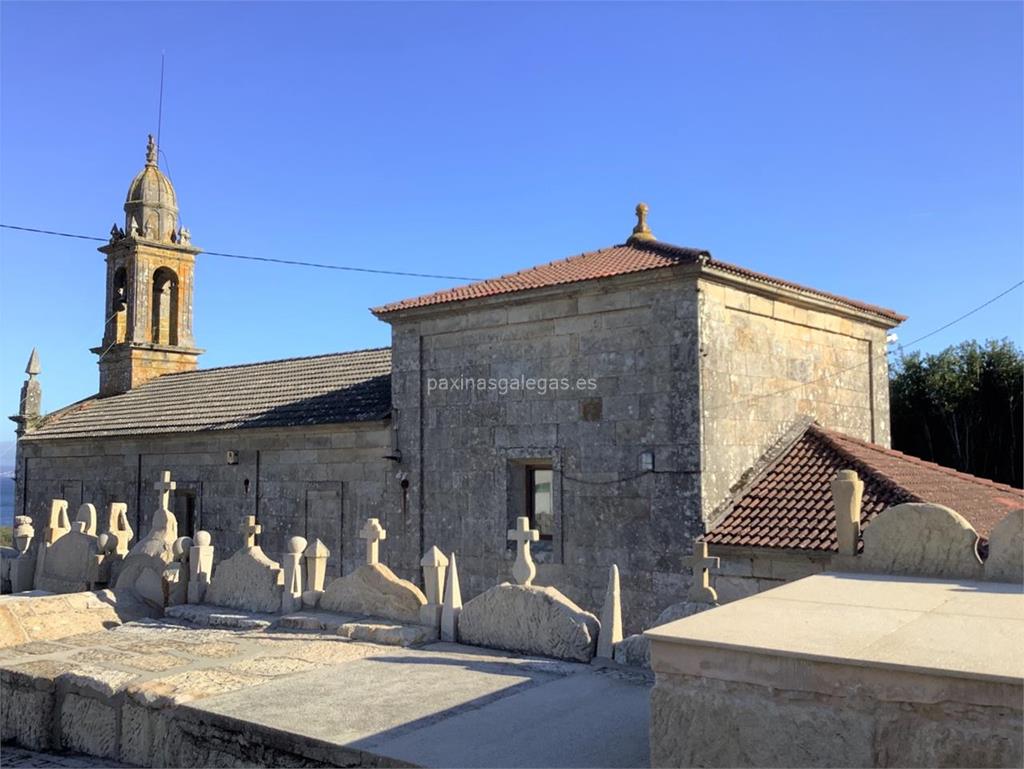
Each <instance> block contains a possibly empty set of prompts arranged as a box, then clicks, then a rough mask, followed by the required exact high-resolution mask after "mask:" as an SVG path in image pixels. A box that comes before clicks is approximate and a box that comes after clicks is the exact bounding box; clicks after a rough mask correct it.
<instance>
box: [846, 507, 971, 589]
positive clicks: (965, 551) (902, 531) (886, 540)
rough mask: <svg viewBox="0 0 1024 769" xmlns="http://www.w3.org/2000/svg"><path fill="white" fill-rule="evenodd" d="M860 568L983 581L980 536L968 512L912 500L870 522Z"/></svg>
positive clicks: (865, 532) (865, 534)
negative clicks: (979, 547) (969, 520)
mask: <svg viewBox="0 0 1024 769" xmlns="http://www.w3.org/2000/svg"><path fill="white" fill-rule="evenodd" d="M862 539H863V542H864V552H863V553H862V554H861V555H860V556H859V557H858V558H857V559H856V566H857V568H860V569H864V570H865V571H870V572H876V573H883V574H905V575H912V576H920V577H937V578H943V579H981V578H982V577H983V575H984V570H983V568H982V563H981V559H980V558H979V557H978V551H977V545H978V534H977V532H975V530H974V528H973V527H972V526H971V524H970V523H968V521H967V519H965V518H964V517H963V516H962V515H960V514H959V513H958V512H956V511H955V510H951V509H950V508H948V507H944V506H942V505H933V504H928V503H923V502H907V503H904V504H901V505H896V506H894V507H890V508H888V509H886V510H883V511H882V512H881V513H879V514H878V516H877V517H876V518H875V519H874V520H872V521H871V522H870V523H869V524H867V525H866V527H865V529H864V533H863V536H862Z"/></svg>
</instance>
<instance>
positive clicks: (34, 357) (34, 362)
mask: <svg viewBox="0 0 1024 769" xmlns="http://www.w3.org/2000/svg"><path fill="white" fill-rule="evenodd" d="M40 371H42V368H40V366H39V351H38V350H36V348H35V347H33V348H32V354H31V355H29V356H28V365H27V366H25V373H26V374H28V376H29V379H31V378H32V377H34V376H35V375H36V374H38V373H39V372H40Z"/></svg>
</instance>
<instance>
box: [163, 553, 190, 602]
mask: <svg viewBox="0 0 1024 769" xmlns="http://www.w3.org/2000/svg"><path fill="white" fill-rule="evenodd" d="M171 553H172V554H173V556H174V560H173V561H172V562H171V563H170V564H168V566H167V568H166V569H164V573H163V579H164V584H165V587H166V590H167V605H168V606H180V605H181V604H184V603H188V582H189V577H190V573H189V572H190V568H189V560H191V557H192V537H178V538H177V539H176V540H174V544H173V545H172V550H171Z"/></svg>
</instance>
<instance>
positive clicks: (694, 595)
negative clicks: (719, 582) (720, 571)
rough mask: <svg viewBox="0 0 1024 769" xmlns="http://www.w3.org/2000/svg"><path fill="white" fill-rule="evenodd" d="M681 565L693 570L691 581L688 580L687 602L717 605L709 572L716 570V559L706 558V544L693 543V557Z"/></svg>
mask: <svg viewBox="0 0 1024 769" xmlns="http://www.w3.org/2000/svg"><path fill="white" fill-rule="evenodd" d="M683 563H684V564H685V565H687V566H689V567H690V568H691V569H692V570H693V579H692V580H690V592H689V593H688V594H687V596H686V598H687V600H690V601H694V602H697V603H717V602H718V593H716V592H715V589H714V588H713V587H711V582H710V577H711V570H712V569H717V568H718V564H719V559H718V558H709V557H708V543H707V542H704V541H703V540H699V541H697V542H694V543H693V555H691V556H689V557H687V558H684V559H683Z"/></svg>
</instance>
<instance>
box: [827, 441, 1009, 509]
mask: <svg viewBox="0 0 1024 769" xmlns="http://www.w3.org/2000/svg"><path fill="white" fill-rule="evenodd" d="M814 427H815V429H816V430H818V431H819V432H820V433H822V434H823V435H824V436H825V437H826V438H828V439H829V440H830V441H831V442H833V444H834V441H835V436H838V438H839V440H845V441H850V442H851V443H855V444H857V445H859V446H863V447H864V448H867V449H871V450H873V451H877V452H878V453H880V454H887V455H889V456H891V457H896V458H898V459H903V460H906V461H908V462H911V463H913V464H916V465H920V466H922V467H926V468H928V469H929V470H935V471H937V472H941V473H943V474H944V475H950V476H953V477H955V478H959V479H960V480H964V481H970V482H972V483H976V484H978V485H979V486H985V487H988V488H996V489H999V490H1000V491H1007V492H1009V493H1011V494H1017V495H1019V496H1022V497H1024V489H1018V488H1016V487H1014V486H1010V485H1008V484H1005V483H999V482H998V481H993V480H992V479H990V478H982V477H981V476H978V475H971V474H970V473H965V472H963V471H961V470H957V469H955V468H953V467H946V466H945V465H940V464H939V463H937V462H930V461H928V460H927V459H921V457H915V456H914V455H913V454H906V453H904V452H902V451H897V450H896V449H891V448H889V447H887V446H882V445H880V444H878V443H872V442H870V441H864V440H861V439H860V438H854V437H853V436H851V435H847V434H846V433H841V432H839V431H838V430H829V429H828V428H825V427H821V426H820V425H814ZM837 448H838V449H839V450H841V451H842V452H843V453H844V454H846V455H848V456H852V455H851V454H850V453H849V452H848V451H845V450H843V449H842V447H837ZM874 472H875V473H876V474H878V472H879V471H877V470H875V471H874ZM901 488H902V487H901Z"/></svg>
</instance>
